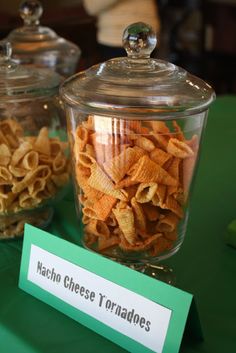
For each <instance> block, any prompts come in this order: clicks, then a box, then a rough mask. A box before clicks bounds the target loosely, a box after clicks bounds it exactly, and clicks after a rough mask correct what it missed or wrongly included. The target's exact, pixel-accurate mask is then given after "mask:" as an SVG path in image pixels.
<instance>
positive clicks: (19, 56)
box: [7, 0, 81, 77]
mask: <svg viewBox="0 0 236 353" xmlns="http://www.w3.org/2000/svg"><path fill="white" fill-rule="evenodd" d="M19 12H20V16H21V18H22V19H23V21H24V25H23V27H20V28H17V29H15V30H13V31H11V32H10V33H9V35H8V36H7V41H10V42H11V45H12V52H13V53H12V58H13V59H14V60H15V61H16V62H17V63H18V64H23V65H29V66H34V67H38V68H49V69H52V70H54V71H56V72H58V73H59V74H60V75H62V76H64V77H67V76H70V75H72V74H73V73H75V71H76V67H77V63H78V61H79V58H80V55H81V50H80V48H79V47H78V46H77V45H76V44H74V43H72V42H70V41H68V40H66V39H64V38H62V37H59V36H58V35H57V34H56V33H55V32H54V31H53V30H52V29H50V28H48V27H43V26H40V22H39V19H40V17H41V15H42V13H43V8H42V5H41V3H40V1H38V0H26V1H24V2H22V3H21V5H20V8H19Z"/></svg>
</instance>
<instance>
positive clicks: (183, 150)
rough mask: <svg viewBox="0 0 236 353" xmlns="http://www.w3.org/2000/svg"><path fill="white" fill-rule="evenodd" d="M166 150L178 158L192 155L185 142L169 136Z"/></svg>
mask: <svg viewBox="0 0 236 353" xmlns="http://www.w3.org/2000/svg"><path fill="white" fill-rule="evenodd" d="M167 152H168V153H170V154H172V155H173V156H175V157H178V158H187V157H191V156H193V150H192V149H191V147H189V146H188V145H187V144H186V143H185V142H183V141H179V140H178V139H176V138H171V139H170V140H169V142H168V146H167Z"/></svg>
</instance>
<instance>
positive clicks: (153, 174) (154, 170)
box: [131, 155, 178, 186]
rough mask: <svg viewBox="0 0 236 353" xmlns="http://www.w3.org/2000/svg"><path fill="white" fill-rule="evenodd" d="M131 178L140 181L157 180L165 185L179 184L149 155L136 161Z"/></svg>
mask: <svg viewBox="0 0 236 353" xmlns="http://www.w3.org/2000/svg"><path fill="white" fill-rule="evenodd" d="M131 179H132V180H134V181H138V182H140V183H150V182H156V183H159V184H164V185H171V186H176V185H177V184H178V182H177V180H175V179H174V178H173V177H172V176H171V175H170V174H169V173H167V172H166V171H165V169H163V168H162V167H160V166H159V165H158V164H156V163H155V162H153V161H152V160H151V159H150V158H149V157H148V156H146V155H145V156H143V157H141V158H140V159H139V161H138V163H136V165H135V168H134V169H133V171H132V174H131Z"/></svg>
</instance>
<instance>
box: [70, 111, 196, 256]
mask: <svg viewBox="0 0 236 353" xmlns="http://www.w3.org/2000/svg"><path fill="white" fill-rule="evenodd" d="M202 119H203V116H202V115H201V114H198V117H196V116H194V117H192V118H190V119H188V122H187V123H186V120H183V121H182V122H181V121H180V123H179V122H177V121H176V120H170V121H161V120H160V121H158V120H150V121H140V120H128V119H126V120H124V119H121V118H119V119H118V118H114V117H109V116H99V115H89V116H86V117H84V118H83V119H82V120H79V121H78V124H77V125H74V124H73V126H75V128H74V130H73V131H72V130H70V135H71V137H70V141H71V144H72V148H71V150H72V151H73V153H72V154H73V168H74V178H75V184H76V200H77V208H78V212H79V215H80V219H81V221H82V224H83V227H84V236H83V242H84V245H85V246H86V247H88V248H91V249H93V250H95V251H98V252H102V253H103V254H107V255H109V256H113V255H114V256H115V257H116V258H117V257H118V258H119V257H120V258H121V259H122V257H123V256H124V257H125V259H127V258H129V257H130V259H132V258H133V257H137V256H140V253H142V259H145V258H147V259H148V258H150V257H165V254H166V253H169V252H175V251H177V249H178V248H179V246H180V244H181V242H182V240H183V235H184V231H185V227H186V222H187V216H188V212H187V202H188V194H189V186H190V182H191V179H192V175H193V171H194V167H195V164H196V161H197V155H198V146H199V139H200V137H201V126H202ZM191 122H192V123H191Z"/></svg>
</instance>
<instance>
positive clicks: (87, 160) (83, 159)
mask: <svg viewBox="0 0 236 353" xmlns="http://www.w3.org/2000/svg"><path fill="white" fill-rule="evenodd" d="M78 163H80V164H81V165H83V166H84V167H86V168H91V166H92V165H93V164H94V163H96V160H95V159H94V158H93V157H92V156H90V155H89V154H88V153H86V152H79V154H78Z"/></svg>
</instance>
